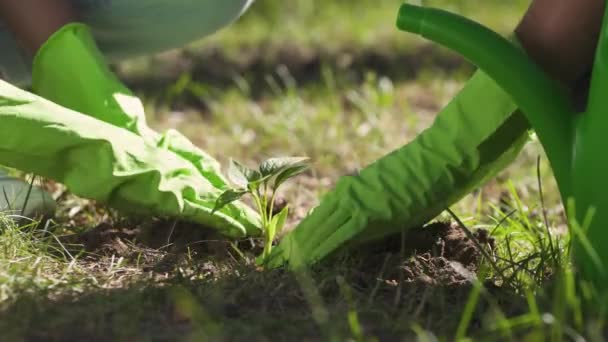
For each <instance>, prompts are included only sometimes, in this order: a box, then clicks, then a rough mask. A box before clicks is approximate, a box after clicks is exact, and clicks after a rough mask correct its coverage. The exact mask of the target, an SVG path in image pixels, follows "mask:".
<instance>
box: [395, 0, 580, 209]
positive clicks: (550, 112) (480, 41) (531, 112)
mask: <svg viewBox="0 0 608 342" xmlns="http://www.w3.org/2000/svg"><path fill="white" fill-rule="evenodd" d="M397 26H398V27H399V29H401V30H404V31H408V32H411V33H415V34H419V35H421V36H423V37H425V38H427V39H430V40H432V41H434V42H436V43H439V44H441V45H443V46H446V47H448V48H450V49H452V50H454V51H456V52H458V53H460V54H461V55H463V56H464V57H465V58H466V59H468V60H469V61H471V62H472V63H473V64H475V65H477V66H478V67H479V68H480V69H482V70H484V71H485V72H486V73H487V74H488V75H489V76H490V77H492V78H493V79H494V80H495V81H496V83H497V84H498V85H499V86H501V87H502V88H503V89H504V90H505V91H506V92H507V93H509V94H510V95H511V97H512V98H513V101H515V103H516V104H517V105H518V106H519V108H520V109H521V110H522V111H523V112H524V114H525V115H526V116H527V118H528V120H529V121H530V123H531V124H532V126H533V127H534V128H535V129H536V130H537V134H538V136H539V139H540V140H541V142H542V144H543V146H544V147H545V151H546V153H547V155H548V157H549V160H550V162H551V165H552V167H553V170H554V172H555V173H556V176H557V178H558V179H560V180H563V182H564V184H560V189H562V196H563V198H568V197H569V196H570V194H571V191H570V188H571V187H570V184H568V182H569V180H570V178H571V177H570V175H569V174H565V173H568V172H570V169H571V167H570V166H571V158H572V140H573V137H574V130H573V120H574V114H573V111H572V110H571V108H573V106H572V104H571V103H570V100H569V99H570V97H569V96H568V94H567V93H566V91H565V89H563V88H561V87H560V86H559V85H558V84H556V83H555V82H553V81H552V80H551V79H550V78H549V77H548V76H547V75H545V73H544V72H543V71H542V70H541V69H540V68H539V67H538V66H537V65H536V64H534V63H533V62H532V61H530V59H529V58H528V57H527V56H526V55H525V53H523V52H522V51H520V50H518V49H517V48H516V47H514V46H513V45H512V44H511V43H510V42H509V41H508V40H507V39H505V38H503V37H501V36H500V35H499V34H497V33H496V32H494V31H492V30H490V29H488V28H487V27H485V26H483V25H481V24H478V23H476V22H474V21H472V20H469V19H467V18H464V17H461V16H459V15H456V14H453V13H450V12H447V11H443V10H440V9H434V8H426V7H420V6H414V5H409V4H403V5H402V6H401V9H400V11H399V16H398V19H397ZM480 119H482V118H480ZM558 173H562V174H559V175H558Z"/></svg>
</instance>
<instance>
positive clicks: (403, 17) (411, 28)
mask: <svg viewBox="0 0 608 342" xmlns="http://www.w3.org/2000/svg"><path fill="white" fill-rule="evenodd" d="M426 13H427V11H426V8H424V7H420V6H414V5H409V4H403V5H402V6H401V10H400V11H399V16H398V17H397V27H399V29H401V30H403V31H408V32H412V33H416V34H422V31H423V23H425V22H426V20H425V17H426V16H425V14H426Z"/></svg>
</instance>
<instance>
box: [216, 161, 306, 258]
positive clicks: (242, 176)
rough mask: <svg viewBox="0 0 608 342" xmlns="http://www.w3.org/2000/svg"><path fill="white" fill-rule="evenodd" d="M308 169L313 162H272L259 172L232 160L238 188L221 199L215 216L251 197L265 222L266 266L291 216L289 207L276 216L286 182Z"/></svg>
mask: <svg viewBox="0 0 608 342" xmlns="http://www.w3.org/2000/svg"><path fill="white" fill-rule="evenodd" d="M308 168H309V159H308V158H304V157H284V158H271V159H268V160H266V161H264V162H262V163H261V164H260V166H259V167H258V169H257V170H254V169H250V168H248V167H247V166H245V165H243V164H241V163H239V162H237V161H236V160H231V161H230V167H229V169H228V179H229V180H230V181H231V182H232V183H233V185H234V186H235V187H234V188H232V189H228V190H226V191H225V192H224V193H223V194H222V195H220V197H219V198H218V199H217V201H216V202H215V207H214V208H213V212H216V211H218V210H220V209H221V208H223V207H224V206H226V205H228V204H229V203H232V202H234V201H236V200H239V199H240V198H241V197H243V196H245V195H247V194H249V195H250V196H251V197H252V199H253V202H254V204H255V206H256V208H257V210H258V212H259V214H260V217H261V218H262V231H263V234H264V251H263V252H262V255H261V261H262V262H263V261H264V260H266V259H267V258H268V256H269V255H270V252H271V251H272V244H273V241H274V239H275V237H276V236H277V235H278V234H280V233H281V232H282V231H283V228H284V227H285V222H286V221H287V216H288V214H289V206H285V208H283V209H282V210H281V211H280V212H279V213H277V214H276V215H274V214H273V213H274V209H275V200H276V195H277V192H278V190H279V188H280V187H281V185H283V184H285V182H286V181H288V180H289V179H291V178H293V177H295V176H297V175H299V174H301V173H303V172H304V171H306V170H308Z"/></svg>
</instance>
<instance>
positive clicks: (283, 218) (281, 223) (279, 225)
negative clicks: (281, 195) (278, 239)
mask: <svg viewBox="0 0 608 342" xmlns="http://www.w3.org/2000/svg"><path fill="white" fill-rule="evenodd" d="M288 215H289V206H285V208H283V210H281V212H280V213H278V214H277V215H275V217H273V219H274V218H276V219H277V222H276V232H275V234H281V232H282V231H283V228H284V227H285V222H287V216H288ZM273 238H274V236H273Z"/></svg>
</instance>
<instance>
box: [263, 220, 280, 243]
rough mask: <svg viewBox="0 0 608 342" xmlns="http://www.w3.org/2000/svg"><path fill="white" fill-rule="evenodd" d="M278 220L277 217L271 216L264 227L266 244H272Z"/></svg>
mask: <svg viewBox="0 0 608 342" xmlns="http://www.w3.org/2000/svg"><path fill="white" fill-rule="evenodd" d="M278 220H279V217H278V216H273V217H272V219H270V223H268V226H267V227H266V243H270V244H271V243H272V241H273V240H274V237H275V236H276V235H277V222H278Z"/></svg>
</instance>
